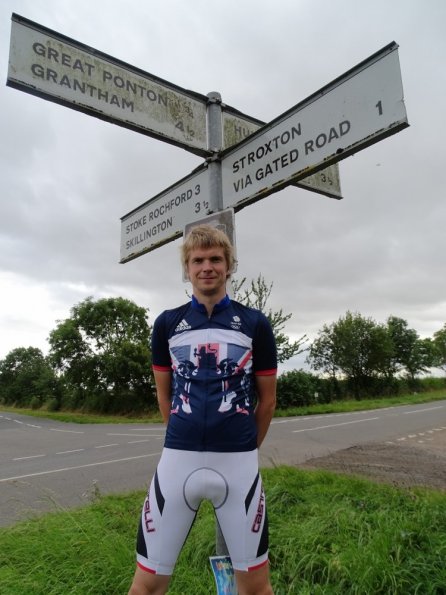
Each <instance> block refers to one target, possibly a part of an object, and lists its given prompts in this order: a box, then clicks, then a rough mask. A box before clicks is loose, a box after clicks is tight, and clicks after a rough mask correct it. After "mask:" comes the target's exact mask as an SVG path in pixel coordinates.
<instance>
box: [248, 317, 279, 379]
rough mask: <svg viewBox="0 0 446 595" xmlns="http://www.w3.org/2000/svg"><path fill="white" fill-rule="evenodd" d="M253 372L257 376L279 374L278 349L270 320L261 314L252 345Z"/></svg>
mask: <svg viewBox="0 0 446 595" xmlns="http://www.w3.org/2000/svg"><path fill="white" fill-rule="evenodd" d="M252 356H253V371H254V374H256V375H257V376H268V375H271V376H272V375H274V374H277V348H276V340H275V338H274V333H273V329H272V328H271V324H270V323H269V320H268V318H267V317H266V316H265V315H264V314H263V313H261V312H259V320H258V323H257V327H256V332H255V335H254V337H253V345H252Z"/></svg>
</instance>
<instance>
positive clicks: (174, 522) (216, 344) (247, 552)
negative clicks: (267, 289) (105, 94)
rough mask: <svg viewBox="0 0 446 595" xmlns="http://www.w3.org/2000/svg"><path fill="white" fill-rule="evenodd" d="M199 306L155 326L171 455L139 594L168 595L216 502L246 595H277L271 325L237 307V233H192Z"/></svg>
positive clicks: (145, 530) (158, 486)
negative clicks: (231, 290)
mask: <svg viewBox="0 0 446 595" xmlns="http://www.w3.org/2000/svg"><path fill="white" fill-rule="evenodd" d="M182 262H183V266H184V269H185V271H186V274H187V277H188V279H189V280H190V282H191V283H192V288H193V296H192V300H191V302H189V303H187V304H185V305H183V306H180V307H178V308H175V309H174V310H166V311H165V312H163V313H162V314H161V315H160V316H159V317H158V318H157V319H156V321H155V324H154V327H153V335H152V359H153V370H154V376H155V383H156V389H157V397H158V402H159V408H160V411H161V414H162V416H163V419H164V421H165V422H166V424H167V431H166V439H165V444H164V449H163V452H162V455H161V459H160V462H159V464H158V467H157V470H156V473H155V476H154V477H153V479H152V482H151V485H150V489H149V492H148V494H147V498H146V500H145V502H144V505H143V510H142V516H141V522H140V527H139V532H138V539H137V568H136V571H135V576H134V580H133V584H132V586H131V588H130V591H129V594H130V595H148V594H157V595H158V594H163V593H165V592H166V591H167V588H168V584H169V579H170V575H171V574H172V572H173V568H174V565H175V562H176V560H177V557H178V555H179V552H180V550H181V547H182V545H183V543H184V541H185V539H186V537H187V534H188V532H189V530H190V528H191V526H192V523H193V521H194V518H195V515H196V513H197V511H198V508H199V506H200V503H201V501H202V500H203V499H208V500H210V501H211V502H212V504H213V506H214V510H215V514H216V517H217V520H218V522H219V525H220V528H221V530H222V533H223V536H224V538H225V541H226V545H227V547H228V551H229V555H230V556H231V561H232V565H233V568H234V571H235V576H236V581H237V587H238V592H239V594H240V595H272V593H273V591H272V588H271V584H270V580H269V568H268V521H267V515H266V507H265V495H264V492H263V486H262V480H261V477H260V474H259V469H258V447H259V446H260V445H261V443H262V441H263V439H264V438H265V435H266V433H267V431H268V427H269V425H270V421H271V418H272V416H273V413H274V408H275V403H276V373H277V356H276V346H275V342H274V336H273V332H272V329H271V326H270V324H269V322H268V320H267V318H266V317H265V316H264V315H263V314H262V313H261V312H259V311H258V310H254V309H252V308H247V307H246V306H243V305H242V304H239V303H238V302H235V301H232V300H230V299H229V298H228V296H227V295H226V282H227V280H228V279H229V277H230V274H231V271H232V269H233V266H234V254H233V249H232V246H231V243H230V241H229V239H228V238H227V236H226V235H225V234H224V233H223V232H221V231H220V230H218V229H216V228H214V227H210V226H205V225H203V226H199V227H195V228H193V229H192V231H191V232H190V233H189V235H188V236H187V238H186V240H185V242H184V244H183V246H182Z"/></svg>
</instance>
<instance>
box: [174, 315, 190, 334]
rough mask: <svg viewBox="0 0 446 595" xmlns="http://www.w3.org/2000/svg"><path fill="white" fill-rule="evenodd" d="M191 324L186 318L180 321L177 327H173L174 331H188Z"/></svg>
mask: <svg viewBox="0 0 446 595" xmlns="http://www.w3.org/2000/svg"><path fill="white" fill-rule="evenodd" d="M191 328H192V327H191V325H190V324H189V323H188V322H187V320H184V318H183V320H182V321H181V322H180V324H178V325H177V328H176V329H175V332H176V333H182V332H183V331H190V329H191Z"/></svg>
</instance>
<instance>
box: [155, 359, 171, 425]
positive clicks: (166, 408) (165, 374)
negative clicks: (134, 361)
mask: <svg viewBox="0 0 446 595" xmlns="http://www.w3.org/2000/svg"><path fill="white" fill-rule="evenodd" d="M153 375H154V377H155V386H156V396H157V399H158V406H159V409H160V412H161V416H162V418H163V421H164V423H166V424H167V422H168V420H169V416H170V408H171V399H172V396H171V386H172V371H171V370H153Z"/></svg>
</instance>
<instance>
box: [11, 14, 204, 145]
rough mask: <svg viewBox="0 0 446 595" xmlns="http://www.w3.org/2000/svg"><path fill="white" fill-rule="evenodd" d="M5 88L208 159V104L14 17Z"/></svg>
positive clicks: (179, 89)
mask: <svg viewBox="0 0 446 595" xmlns="http://www.w3.org/2000/svg"><path fill="white" fill-rule="evenodd" d="M7 84H8V85H9V86H11V87H15V88H17V89H20V90H22V91H26V92H28V93H32V94H34V95H38V96H40V97H43V98H44V99H48V100H50V101H54V102H56V103H61V104H63V105H65V106H67V107H71V108H72V109H76V110H79V111H83V112H85V113H87V114H89V115H92V116H96V117H98V118H101V119H104V120H107V121H110V122H113V123H114V124H118V125H120V126H124V127H126V128H130V129H132V130H135V131H137V132H140V133H142V134H147V135H149V136H154V137H155V138H159V139H161V140H164V141H166V142H170V143H172V144H175V145H177V146H180V147H182V148H185V149H187V150H189V151H192V152H194V153H197V154H199V155H203V156H206V155H208V154H209V151H208V150H207V129H206V105H207V98H206V97H205V96H204V95H199V94H198V93H192V92H190V91H186V90H185V89H181V88H180V87H176V86H175V85H173V84H171V83H168V82H166V81H163V80H162V79H159V78H158V77H155V76H153V75H151V74H149V73H146V72H144V71H142V70H139V69H137V68H134V67H132V66H130V65H128V64H125V63H124V62H121V61H119V60H116V59H115V58H112V57H111V56H108V55H106V54H103V53H102V52H99V51H97V50H94V49H92V48H89V47H87V46H85V45H83V44H80V43H78V42H76V41H74V40H72V39H69V38H68V37H65V36H63V35H60V34H59V33H56V32H55V31H52V30H51V29H47V28H45V27H42V26H40V25H38V24H37V23H34V22H32V21H29V20H28V19H24V18H23V17H20V16H18V15H14V14H13V15H12V28H11V47H10V55H9V69H8V80H7Z"/></svg>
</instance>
